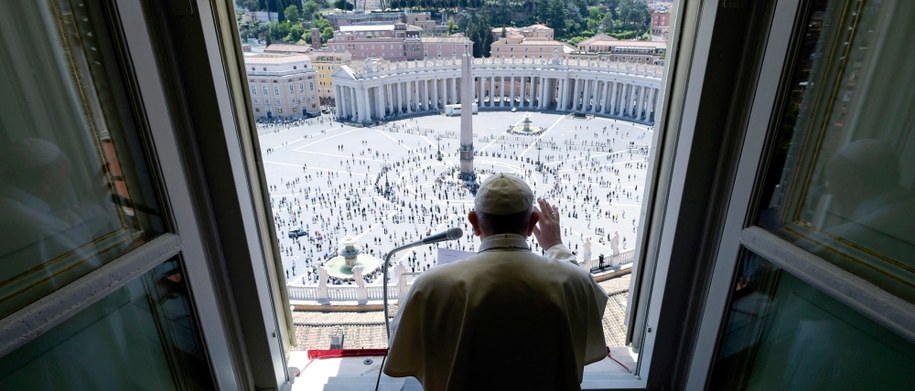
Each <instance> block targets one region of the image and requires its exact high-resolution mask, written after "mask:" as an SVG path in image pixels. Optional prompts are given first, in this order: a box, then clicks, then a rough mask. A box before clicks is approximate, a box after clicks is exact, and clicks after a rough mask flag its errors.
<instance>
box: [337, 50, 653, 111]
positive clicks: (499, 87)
mask: <svg viewBox="0 0 915 391" xmlns="http://www.w3.org/2000/svg"><path fill="white" fill-rule="evenodd" d="M460 71H461V69H460V60H459V59H450V60H431V61H430V60H427V61H408V62H386V61H364V62H356V63H353V64H351V65H348V66H343V67H342V68H341V69H340V70H339V71H337V72H336V73H334V76H333V84H334V93H335V95H336V101H337V118H338V119H340V120H346V121H353V122H359V123H371V122H375V121H382V120H387V119H390V118H394V117H398V116H402V115H412V114H419V113H436V112H438V111H440V110H443V109H444V107H445V105H449V104H456V103H460V96H461V95H460V85H461V84H460V78H461V74H460ZM662 71H663V69H662V67H658V66H652V65H645V64H626V63H613V62H607V61H585V60H569V59H561V58H558V57H556V58H553V59H551V60H545V59H521V60H519V59H505V58H502V59H495V58H489V59H474V60H473V70H472V72H473V76H474V80H473V92H472V96H473V99H474V101H475V102H476V103H477V105H478V107H479V109H480V110H511V109H513V108H520V109H528V110H555V111H563V112H573V113H579V114H585V115H598V116H605V117H611V118H621V119H626V120H628V121H634V122H640V123H645V124H653V123H654V121H655V109H656V106H657V103H658V95H659V92H660V88H661V75H662Z"/></svg>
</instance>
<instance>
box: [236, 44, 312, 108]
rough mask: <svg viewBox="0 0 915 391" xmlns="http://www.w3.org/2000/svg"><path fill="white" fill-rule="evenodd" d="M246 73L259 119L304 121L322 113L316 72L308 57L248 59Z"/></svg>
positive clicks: (258, 56) (287, 56)
mask: <svg viewBox="0 0 915 391" xmlns="http://www.w3.org/2000/svg"><path fill="white" fill-rule="evenodd" d="M245 70H246V71H247V75H248V88H249V89H250V93H251V103H252V106H253V109H254V116H255V117H256V118H258V119H274V118H301V117H310V116H314V115H317V114H318V113H320V111H321V108H320V107H319V103H318V92H317V86H316V84H317V83H316V79H317V72H316V70H315V68H314V66H312V63H311V59H310V58H309V57H308V56H306V55H270V54H259V55H250V56H245Z"/></svg>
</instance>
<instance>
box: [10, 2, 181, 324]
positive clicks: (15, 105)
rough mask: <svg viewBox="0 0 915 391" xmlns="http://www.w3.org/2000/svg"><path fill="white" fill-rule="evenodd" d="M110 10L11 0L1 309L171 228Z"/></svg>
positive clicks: (92, 4)
mask: <svg viewBox="0 0 915 391" xmlns="http://www.w3.org/2000/svg"><path fill="white" fill-rule="evenodd" d="M107 20H111V18H110V17H109V16H108V15H106V14H105V10H104V9H103V8H102V3H101V2H79V3H78V4H77V3H75V2H74V3H71V2H70V1H66V0H60V1H37V2H30V1H29V2H27V1H12V2H3V3H2V4H0V41H2V43H0V56H2V58H4V59H5V60H4V61H3V63H2V64H0V83H2V85H3V86H4V88H2V89H0V102H2V104H0V123H2V126H0V129H2V131H0V215H2V216H3V218H2V219H0V262H2V263H3V267H2V268H0V317H2V316H6V315H8V314H9V313H11V312H13V311H15V310H17V309H19V308H22V307H23V306H25V305H27V304H29V303H31V302H33V301H35V300H36V299H38V298H40V297H42V296H44V295H45V294H47V293H49V292H51V291H53V290H54V289H56V288H59V287H60V286H62V285H65V284H67V283H69V282H71V281H73V280H74V279H76V278H78V277H80V276H82V275H85V274H86V273H88V272H89V271H91V270H93V269H95V268H97V267H99V266H101V265H102V264H104V263H106V262H108V261H110V260H112V259H114V258H116V257H117V256H118V255H120V254H123V253H124V252H125V251H127V250H129V249H131V248H133V247H136V246H137V245H139V244H141V243H144V242H146V241H148V240H149V239H151V238H152V237H154V236H155V235H157V234H158V233H160V232H162V231H163V227H162V219H161V217H160V212H159V210H158V203H157V202H156V199H155V195H154V191H153V189H152V185H151V183H150V182H149V180H148V179H149V178H150V177H151V175H150V173H149V172H148V169H147V168H146V167H145V165H144V162H143V156H144V150H143V148H142V145H141V144H140V139H139V136H138V134H137V133H138V132H137V128H136V126H135V124H134V123H133V122H132V118H131V117H130V112H131V108H130V107H129V106H128V105H127V104H126V103H125V102H129V99H128V98H127V96H126V93H125V86H124V85H122V84H121V75H120V73H119V71H118V63H119V61H118V60H117V58H118V56H116V55H115V53H114V51H113V38H112V37H110V36H109V35H108V26H106V24H105V23H106V21H107Z"/></svg>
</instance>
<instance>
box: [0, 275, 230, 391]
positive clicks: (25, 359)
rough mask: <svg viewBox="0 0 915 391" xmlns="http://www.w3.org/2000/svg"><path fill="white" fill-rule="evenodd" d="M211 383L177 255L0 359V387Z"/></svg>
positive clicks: (135, 387) (85, 387)
mask: <svg viewBox="0 0 915 391" xmlns="http://www.w3.org/2000/svg"><path fill="white" fill-rule="evenodd" d="M213 388H214V384H213V379H212V377H211V374H210V369H209V367H208V363H207V360H206V357H205V353H204V349H203V345H202V344H201V340H200V338H199V333H198V329H197V323H196V319H195V318H194V312H193V309H192V307H191V304H190V300H189V298H188V291H187V286H186V285H185V281H184V278H183V274H182V272H181V268H180V265H179V262H178V260H171V261H167V262H165V263H163V264H161V265H159V266H157V267H156V268H155V269H153V270H151V271H149V272H148V273H146V274H145V275H143V276H141V277H139V278H137V279H135V280H133V281H131V282H129V283H128V284H127V285H126V286H124V287H123V288H121V289H118V290H116V291H114V292H113V293H111V294H110V295H108V296H107V297H105V298H104V299H102V300H101V301H99V302H98V303H95V304H93V305H92V306H90V307H89V308H87V309H86V310H84V311H81V312H80V313H78V314H77V315H75V316H74V317H72V318H70V319H68V320H67V321H65V322H64V323H62V324H61V325H59V326H57V327H55V328H53V329H52V330H50V331H49V332H47V333H45V334H43V335H42V336H41V337H39V338H37V339H35V340H33V341H31V342H29V343H28V344H27V345H25V346H23V347H21V348H19V349H18V350H16V351H14V352H12V353H10V354H8V355H6V356H4V357H3V358H2V359H0V389H2V390H67V391H72V390H181V389H186V390H207V389H213Z"/></svg>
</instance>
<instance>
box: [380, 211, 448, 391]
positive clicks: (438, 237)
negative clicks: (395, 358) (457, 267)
mask: <svg viewBox="0 0 915 391" xmlns="http://www.w3.org/2000/svg"><path fill="white" fill-rule="evenodd" d="M461 236H464V231H462V230H461V229H460V228H448V229H446V230H444V231H442V232H439V233H437V234H434V235H429V236H426V237H425V238H422V239H421V240H419V241H416V242H413V243H410V244H405V245H403V246H400V247H397V248H395V249H393V250H391V251H390V252H389V253H388V254H387V255H385V257H384V262H383V263H382V264H381V300H382V303H383V306H384V331H385V335H387V336H388V341H391V321H390V319H389V317H390V316H389V315H390V314H389V312H390V308H389V307H388V264H390V263H391V257H392V256H394V253H396V252H398V251H400V250H404V249H408V248H410V247H416V246H422V245H424V244H432V243H438V242H444V241H446V240H455V239H460V238H461ZM387 358H388V355H387V353H385V355H384V357H383V358H382V359H381V368H379V369H378V378H377V379H376V380H375V390H378V385H379V384H380V382H381V372H382V371H383V370H384V362H385V360H387Z"/></svg>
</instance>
